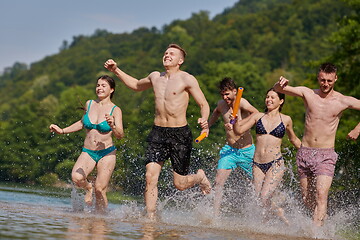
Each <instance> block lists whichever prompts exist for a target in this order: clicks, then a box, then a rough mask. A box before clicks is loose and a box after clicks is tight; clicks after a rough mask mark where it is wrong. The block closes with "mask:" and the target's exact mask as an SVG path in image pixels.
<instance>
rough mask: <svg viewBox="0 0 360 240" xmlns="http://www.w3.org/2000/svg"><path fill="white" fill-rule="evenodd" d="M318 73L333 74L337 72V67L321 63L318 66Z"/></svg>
mask: <svg viewBox="0 0 360 240" xmlns="http://www.w3.org/2000/svg"><path fill="white" fill-rule="evenodd" d="M319 72H324V73H335V74H336V72H337V67H336V66H335V65H334V64H332V63H323V64H321V65H320V67H319V71H318V73H319Z"/></svg>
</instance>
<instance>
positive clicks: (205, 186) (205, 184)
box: [197, 169, 211, 194]
mask: <svg viewBox="0 0 360 240" xmlns="http://www.w3.org/2000/svg"><path fill="white" fill-rule="evenodd" d="M197 174H198V175H199V176H200V178H201V182H200V184H199V185H200V189H201V191H202V193H203V194H209V193H210V191H211V184H210V182H209V180H208V178H207V177H206V175H205V172H204V170H202V169H199V170H198V171H197Z"/></svg>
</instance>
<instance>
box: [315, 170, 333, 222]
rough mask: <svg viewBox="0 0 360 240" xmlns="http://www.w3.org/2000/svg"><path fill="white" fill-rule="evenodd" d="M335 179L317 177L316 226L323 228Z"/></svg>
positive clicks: (324, 176) (323, 176)
mask: <svg viewBox="0 0 360 240" xmlns="http://www.w3.org/2000/svg"><path fill="white" fill-rule="evenodd" d="M332 180H333V178H332V177H330V176H326V175H320V176H317V177H316V205H315V210H314V215H313V221H314V224H315V226H318V227H320V226H322V225H323V224H324V220H325V218H326V216H327V203H328V195H329V189H330V186H331V183H332Z"/></svg>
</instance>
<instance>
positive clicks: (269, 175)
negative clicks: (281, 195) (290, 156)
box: [260, 160, 289, 225]
mask: <svg viewBox="0 0 360 240" xmlns="http://www.w3.org/2000/svg"><path fill="white" fill-rule="evenodd" d="M284 172H285V166H284V160H279V161H275V162H274V163H273V165H272V167H271V168H270V169H269V170H268V171H267V172H266V174H265V178H264V182H263V185H262V188H261V190H260V199H261V202H262V204H263V206H264V207H265V208H266V209H268V210H270V211H271V212H273V213H275V214H276V215H277V216H278V217H279V218H280V219H281V220H282V221H283V222H285V223H286V224H287V225H289V221H288V220H287V219H286V217H285V215H284V210H283V209H282V208H281V207H279V206H278V205H277V204H276V203H275V202H272V201H271V200H272V199H271V198H272V195H273V193H274V191H275V190H276V188H277V187H278V186H279V184H280V183H281V180H282V178H283V176H284Z"/></svg>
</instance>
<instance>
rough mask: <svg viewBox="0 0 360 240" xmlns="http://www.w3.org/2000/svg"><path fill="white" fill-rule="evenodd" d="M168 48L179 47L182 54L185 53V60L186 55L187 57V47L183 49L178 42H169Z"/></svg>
mask: <svg viewBox="0 0 360 240" xmlns="http://www.w3.org/2000/svg"><path fill="white" fill-rule="evenodd" d="M168 48H176V49H179V50H180V52H181V53H182V55H183V58H184V60H185V57H186V54H187V53H186V51H185V49H183V48H182V47H180V46H179V45H177V44H176V43H170V44H169V46H168V47H167V49H168Z"/></svg>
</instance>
